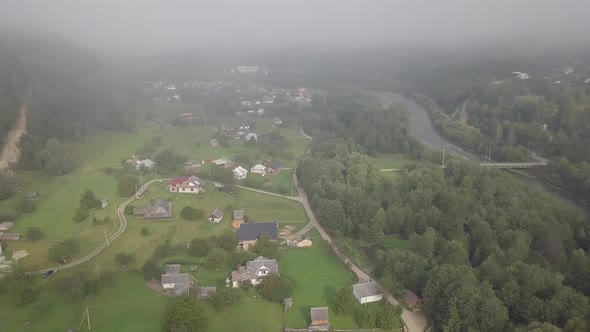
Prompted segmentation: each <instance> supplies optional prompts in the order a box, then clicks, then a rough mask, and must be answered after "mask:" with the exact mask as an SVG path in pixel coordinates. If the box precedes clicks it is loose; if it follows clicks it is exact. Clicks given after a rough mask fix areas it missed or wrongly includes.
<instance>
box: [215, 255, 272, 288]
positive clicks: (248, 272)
mask: <svg viewBox="0 0 590 332" xmlns="http://www.w3.org/2000/svg"><path fill="white" fill-rule="evenodd" d="M278 272H279V264H278V263H277V261H276V259H268V258H266V257H262V256H259V257H257V258H255V259H254V260H253V261H249V262H247V263H246V265H243V266H238V269H237V270H236V271H232V273H231V275H230V279H228V280H226V282H227V283H230V282H231V286H232V287H233V288H237V287H240V285H241V284H244V283H250V284H251V285H258V284H260V282H261V281H262V279H263V278H264V277H266V276H267V275H268V274H269V273H278Z"/></svg>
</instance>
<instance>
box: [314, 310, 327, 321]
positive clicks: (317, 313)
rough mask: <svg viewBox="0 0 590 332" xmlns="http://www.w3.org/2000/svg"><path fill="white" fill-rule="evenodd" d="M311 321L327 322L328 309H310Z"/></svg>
mask: <svg viewBox="0 0 590 332" xmlns="http://www.w3.org/2000/svg"><path fill="white" fill-rule="evenodd" d="M310 311H311V321H312V322H314V321H327V320H328V307H319V308H311V309H310Z"/></svg>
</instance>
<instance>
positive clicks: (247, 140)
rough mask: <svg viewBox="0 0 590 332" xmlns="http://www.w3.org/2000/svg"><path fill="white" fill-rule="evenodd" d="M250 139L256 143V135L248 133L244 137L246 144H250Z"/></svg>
mask: <svg viewBox="0 0 590 332" xmlns="http://www.w3.org/2000/svg"><path fill="white" fill-rule="evenodd" d="M252 139H254V142H258V135H256V134H255V133H248V134H247V135H246V142H252Z"/></svg>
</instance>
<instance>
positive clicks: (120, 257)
mask: <svg viewBox="0 0 590 332" xmlns="http://www.w3.org/2000/svg"><path fill="white" fill-rule="evenodd" d="M134 260H135V257H134V256H133V255H132V254H127V253H124V252H120V253H118V254H117V255H116V256H115V262H117V263H119V264H120V265H123V266H127V265H129V264H131V263H133V261H134Z"/></svg>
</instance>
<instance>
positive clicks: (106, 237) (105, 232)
mask: <svg viewBox="0 0 590 332" xmlns="http://www.w3.org/2000/svg"><path fill="white" fill-rule="evenodd" d="M104 237H105V239H107V247H110V246H111V245H110V244H109V237H108V236H107V231H106V230H104Z"/></svg>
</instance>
